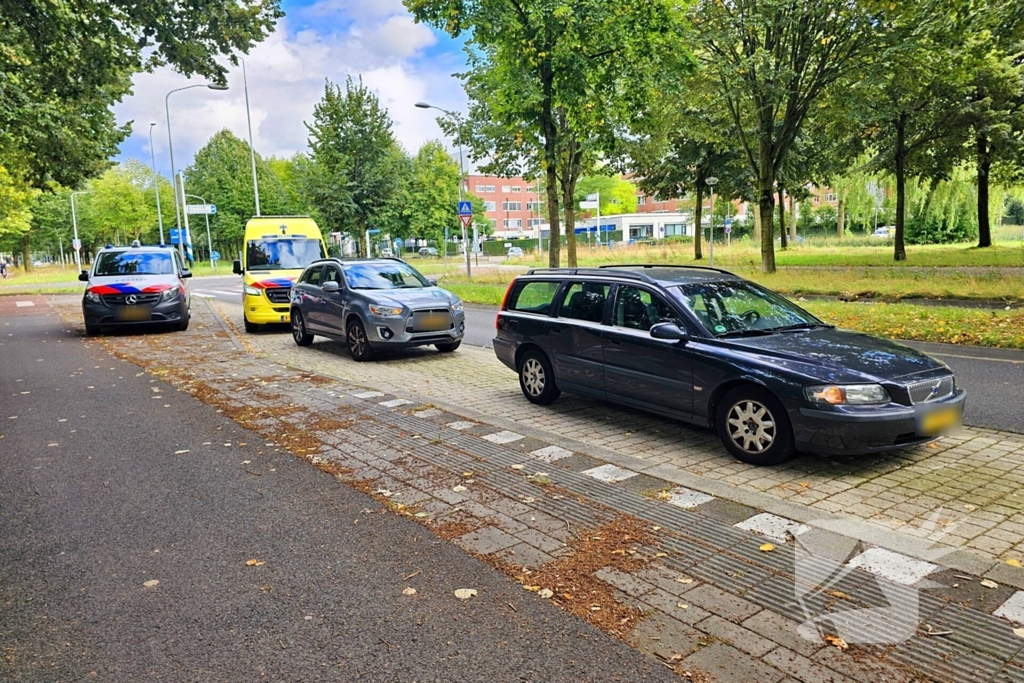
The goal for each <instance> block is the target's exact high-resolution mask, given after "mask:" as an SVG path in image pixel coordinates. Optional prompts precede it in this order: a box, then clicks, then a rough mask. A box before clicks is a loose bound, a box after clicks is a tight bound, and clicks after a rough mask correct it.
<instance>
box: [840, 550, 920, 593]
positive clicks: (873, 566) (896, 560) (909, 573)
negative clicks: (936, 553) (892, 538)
mask: <svg viewBox="0 0 1024 683" xmlns="http://www.w3.org/2000/svg"><path fill="white" fill-rule="evenodd" d="M849 564H850V566H853V567H860V568H862V569H864V570H865V571H868V572H871V573H872V574H877V575H878V576H881V577H884V578H886V579H889V580H890V581H892V582H894V583H900V584H903V585H904V586H913V585H914V584H916V583H917V582H918V581H920V580H921V579H923V578H924V577H926V576H928V575H929V574H931V573H932V572H934V571H936V570H937V569H938V568H939V566H938V565H935V564H932V563H931V562H925V561H924V560H915V559H914V558H912V557H908V556H906V555H904V554H902V553H897V552H895V551H892V550H888V549H886V548H868V549H867V550H865V551H864V552H863V553H861V554H860V555H857V556H856V557H854V558H853V559H852V560H850V562H849Z"/></svg>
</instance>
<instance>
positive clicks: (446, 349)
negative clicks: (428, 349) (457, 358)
mask: <svg viewBox="0 0 1024 683" xmlns="http://www.w3.org/2000/svg"><path fill="white" fill-rule="evenodd" d="M460 346H462V340H461V339H460V340H459V341H456V342H450V343H447V344H434V348H436V349H437V350H438V351H440V352H441V353H451V352H452V351H455V350H456V349H458V348H459V347H460Z"/></svg>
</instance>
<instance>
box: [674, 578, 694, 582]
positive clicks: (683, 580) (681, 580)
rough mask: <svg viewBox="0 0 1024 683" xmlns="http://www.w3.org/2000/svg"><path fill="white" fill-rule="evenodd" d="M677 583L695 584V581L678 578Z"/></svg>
mask: <svg viewBox="0 0 1024 683" xmlns="http://www.w3.org/2000/svg"><path fill="white" fill-rule="evenodd" d="M676 583H693V579H684V578H678V579H676Z"/></svg>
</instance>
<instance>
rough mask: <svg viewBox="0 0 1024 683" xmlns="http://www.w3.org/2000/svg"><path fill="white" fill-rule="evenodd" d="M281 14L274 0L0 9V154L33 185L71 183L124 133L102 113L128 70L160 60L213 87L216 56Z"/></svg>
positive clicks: (243, 43) (84, 2)
mask: <svg viewBox="0 0 1024 683" xmlns="http://www.w3.org/2000/svg"><path fill="white" fill-rule="evenodd" d="M281 16H283V14H282V12H281V10H280V7H279V0H251V1H247V2H241V3H239V2H230V1H227V0H194V1H192V2H188V3H180V2H176V1H175V0H147V1H146V2H135V1H133V0H76V2H74V3H54V2H51V1H50V0H20V1H19V2H4V3H0V44H2V45H3V46H4V49H3V50H0V74H3V87H2V88H0V131H3V133H2V135H0V158H3V159H4V160H5V163H7V164H15V166H14V168H15V169H16V172H17V173H18V175H20V176H21V177H23V178H25V181H26V182H29V183H30V184H32V185H33V186H35V187H37V188H40V189H46V188H47V187H48V186H49V183H50V182H52V181H56V182H59V183H61V184H63V185H67V186H72V187H74V186H78V185H79V183H80V182H81V181H82V180H83V179H85V178H87V177H91V176H94V175H96V174H98V173H100V172H101V171H102V170H103V169H104V168H105V167H106V163H105V162H106V159H107V158H109V157H110V156H112V155H113V154H114V153H116V151H117V145H118V144H119V143H120V142H121V141H122V140H123V139H124V138H125V137H126V136H127V135H128V132H129V126H127V125H125V126H117V124H116V121H115V118H114V115H113V112H112V111H111V109H110V107H111V106H112V105H113V104H114V103H116V102H119V101H120V100H121V98H122V97H124V95H126V94H128V93H129V92H130V90H131V77H132V75H133V74H135V73H138V72H140V71H148V70H152V69H153V68H154V67H156V66H160V65H163V64H170V65H172V66H174V67H175V68H176V69H177V70H178V71H179V72H181V73H182V74H184V75H185V76H191V75H193V74H198V75H200V76H204V77H206V78H209V79H212V80H214V81H217V82H223V80H224V76H225V74H226V73H227V69H226V67H225V66H224V65H223V64H222V63H220V62H219V61H218V59H217V58H218V57H219V56H221V55H229V54H231V53H233V52H235V51H241V52H248V51H249V49H250V48H251V47H252V46H253V45H254V44H255V43H256V42H258V41H260V40H262V39H263V38H265V37H266V36H267V35H268V34H269V32H270V30H271V29H272V27H273V25H274V22H275V21H276V20H277V19H278V18H279V17H281ZM231 59H232V61H234V59H233V58H231Z"/></svg>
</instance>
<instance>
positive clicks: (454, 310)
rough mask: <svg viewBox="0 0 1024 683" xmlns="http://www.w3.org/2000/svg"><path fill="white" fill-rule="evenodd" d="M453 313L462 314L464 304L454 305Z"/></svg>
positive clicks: (459, 302)
mask: <svg viewBox="0 0 1024 683" xmlns="http://www.w3.org/2000/svg"><path fill="white" fill-rule="evenodd" d="M452 312H454V313H461V312H462V302H461V301H456V302H455V303H453V304H452Z"/></svg>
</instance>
